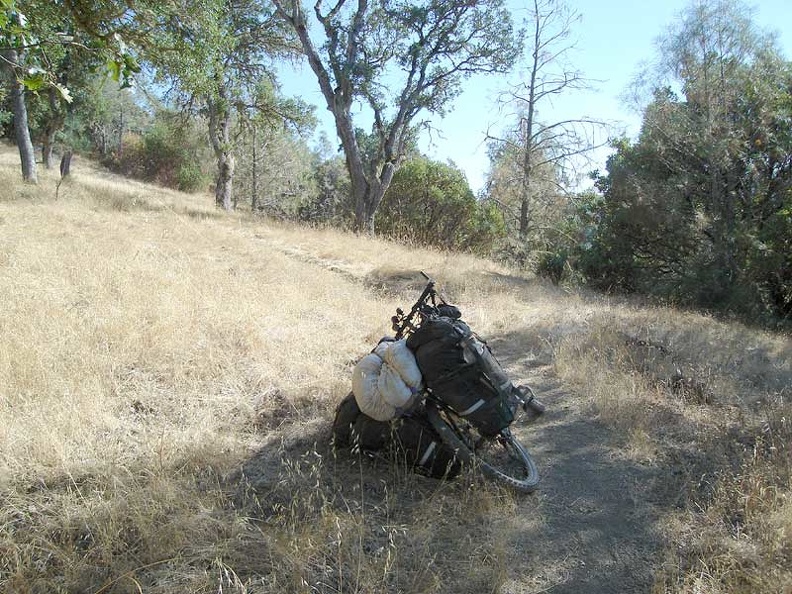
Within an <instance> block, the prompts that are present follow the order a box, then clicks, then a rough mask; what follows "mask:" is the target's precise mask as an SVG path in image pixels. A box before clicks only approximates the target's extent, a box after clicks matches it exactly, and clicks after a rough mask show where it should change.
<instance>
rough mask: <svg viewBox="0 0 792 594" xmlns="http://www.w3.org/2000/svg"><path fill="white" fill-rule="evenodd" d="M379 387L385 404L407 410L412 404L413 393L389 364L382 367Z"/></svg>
mask: <svg viewBox="0 0 792 594" xmlns="http://www.w3.org/2000/svg"><path fill="white" fill-rule="evenodd" d="M388 352H390V349H388ZM377 387H378V388H379V393H380V394H381V395H382V398H383V399H384V400H385V402H387V403H388V404H390V405H392V406H395V407H396V408H401V409H405V408H409V405H410V404H412V402H411V399H412V395H413V391H412V390H410V387H409V386H408V385H407V384H405V383H404V380H403V379H402V378H401V376H400V375H399V372H398V371H396V369H395V368H394V367H392V366H391V365H388V363H387V362H386V363H383V365H382V369H381V370H380V376H379V381H378V382H377Z"/></svg>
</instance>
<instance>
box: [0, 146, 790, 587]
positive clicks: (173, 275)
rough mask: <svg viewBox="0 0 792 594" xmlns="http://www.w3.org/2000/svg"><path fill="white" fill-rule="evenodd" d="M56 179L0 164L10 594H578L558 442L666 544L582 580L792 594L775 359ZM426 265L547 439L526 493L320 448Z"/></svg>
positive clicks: (0, 491) (702, 329)
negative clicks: (358, 366) (617, 489)
mask: <svg viewBox="0 0 792 594" xmlns="http://www.w3.org/2000/svg"><path fill="white" fill-rule="evenodd" d="M72 169H73V171H74V175H73V178H72V179H70V180H68V181H66V182H65V183H64V184H63V185H62V186H61V188H60V192H59V198H57V199H56V198H55V184H56V182H57V179H56V177H54V175H48V174H47V173H46V172H45V173H44V175H43V176H42V178H43V179H42V182H41V183H40V184H39V185H38V186H28V185H23V184H22V183H21V182H19V181H18V178H19V177H20V176H19V174H18V164H17V156H16V154H15V153H14V151H13V150H11V149H10V148H8V147H3V148H2V149H0V304H1V305H2V307H0V337H1V338H0V501H2V508H0V555H1V556H0V592H8V593H11V592H13V593H18V594H23V593H28V592H31V593H32V592H93V593H100V592H101V593H109V592H114V593H122V592H147V593H148V592H153V593H154V592H156V593H160V592H220V591H222V592H295V593H296V592H300V593H302V592H305V593H308V592H323V593H324V592H327V593H329V592H454V593H464V592H470V593H475V592H503V593H506V592H541V591H547V590H550V588H553V590H552V591H554V592H562V591H570V592H572V591H575V586H574V584H575V582H576V580H578V582H580V583H583V584H585V583H586V576H587V575H590V574H588V573H586V572H590V571H594V570H593V569H592V568H591V567H590V565H591V563H589V566H586V564H585V563H583V565H581V561H580V560H581V559H583V557H582V556H581V555H583V554H584V553H582V552H581V550H580V549H582V548H585V547H586V546H588V545H587V544H586V542H587V541H586V537H585V536H584V535H582V534H581V533H580V531H579V530H577V529H576V528H575V526H570V527H569V530H568V531H559V530H555V529H554V527H556V526H559V525H560V524H558V518H559V517H561V516H563V515H565V514H568V513H571V512H570V506H568V505H566V504H564V505H561V504H560V503H559V502H561V501H566V499H563V498H562V495H564V496H569V497H570V501H571V502H576V501H579V500H580V499H581V497H585V496H589V495H590V494H588V495H587V493H586V488H587V487H586V484H585V481H578V482H575V480H574V479H580V477H581V476H582V474H581V473H584V472H586V469H585V468H584V466H573V465H572V463H571V462H569V461H568V458H569V456H566V454H568V451H565V449H566V448H563V447H555V446H554V447H551V446H550V445H549V444H551V443H554V444H555V443H558V442H553V441H552V440H553V437H552V436H553V435H554V434H555V435H560V434H562V433H563V434H564V435H568V436H569V437H570V440H571V442H574V438H575V435H576V433H575V431H581V432H584V433H585V435H590V436H594V438H595V439H596V440H597V442H598V444H599V445H601V447H602V448H605V450H604V451H606V452H607V453H608V455H607V456H604V457H603V462H602V464H603V465H607V467H608V468H613V471H614V472H618V471H619V469H620V468H624V469H627V468H630V469H634V470H635V472H639V471H640V472H641V473H642V474H641V476H643V477H644V478H645V480H642V481H641V484H640V485H635V487H636V488H635V489H634V490H632V491H630V493H629V494H626V493H625V498H627V499H629V506H630V510H632V511H631V512H630V513H634V514H636V517H640V518H645V519H646V523H647V524H649V523H650V524H651V526H650V527H649V528H648V529H647V531H646V540H647V542H649V541H651V542H656V547H655V549H653V550H656V555H653V556H651V558H645V559H640V560H635V559H631V558H630V557H629V556H628V555H625V557H624V559H619V558H618V555H616V556H615V557H613V558H612V559H611V558H610V557H609V558H608V559H605V556H606V555H605V553H607V554H610V553H609V552H610V551H617V550H620V549H619V547H626V548H629V546H630V543H629V542H627V541H624V542H622V541H621V540H620V539H619V538H617V537H616V533H613V534H610V535H609V534H608V533H607V530H608V528H607V526H603V527H602V528H601V531H605V532H604V534H602V535H600V538H599V540H600V541H601V542H603V543H604V542H606V541H607V542H609V543H610V544H607V545H606V544H599V545H596V546H599V547H601V550H602V551H603V552H604V554H603V557H602V559H600V561H599V565H598V569H597V571H598V572H599V573H598V574H597V575H598V576H600V574H601V575H602V576H606V575H607V574H608V573H612V569H613V567H616V566H619V565H620V564H621V565H624V566H625V571H627V570H629V567H628V565H629V564H631V563H640V564H643V565H644V566H645V567H644V571H643V572H642V574H646V575H648V576H649V578H648V581H646V580H645V581H644V582H642V583H641V584H640V585H639V586H635V589H634V591H650V590H652V588H654V591H656V592H665V591H668V592H672V591H673V592H706V593H715V592H779V591H784V588H792V570H790V567H792V498H790V495H789V494H790V487H791V486H792V485H790V476H792V458H790V456H791V453H790V450H789V444H790V441H791V440H792V429H791V428H790V419H792V414H790V413H792V407H790V406H789V404H788V402H789V399H790V397H792V388H791V387H790V386H792V345H790V340H789V337H788V336H781V335H773V334H769V333H765V332H760V331H757V330H753V329H750V328H746V327H744V326H741V325H738V324H729V323H725V322H722V321H718V320H715V319H712V318H709V317H706V316H702V315H699V314H696V313H691V312H681V311H676V310H673V309H665V308H656V307H645V306H642V305H641V304H639V303H631V302H626V301H623V300H618V301H617V300H614V299H607V298H604V297H600V296H597V295H588V294H584V293H577V292H573V291H566V290H563V289H559V288H556V287H552V286H549V285H546V284H544V283H542V282H540V281H538V280H536V279H534V278H531V277H525V276H523V275H521V274H519V273H517V272H515V271H512V270H508V269H506V268H503V267H501V266H497V265H495V264H493V263H491V262H488V261H485V260H481V259H475V258H472V257H468V256H463V255H458V254H449V253H442V252H436V251H426V250H418V249H410V248H407V247H403V246H399V245H396V244H393V243H388V242H384V241H379V240H374V239H366V238H361V237H356V236H354V235H348V234H342V233H339V232H336V231H332V230H311V229H305V228H300V227H295V226H291V225H286V224H279V223H273V222H271V221H264V220H261V219H258V218H252V217H250V216H248V215H245V214H232V215H226V214H224V213H223V214H221V213H219V212H217V211H216V210H215V209H214V208H213V206H212V204H211V199H210V198H209V197H206V196H188V195H183V194H179V193H176V192H171V191H166V190H162V189H158V188H154V187H151V186H146V185H143V184H140V183H136V182H132V181H129V180H124V179H120V178H117V177H113V176H111V175H109V174H107V173H104V172H102V171H101V170H98V169H95V168H94V167H92V165H91V164H90V163H88V162H86V161H84V160H82V159H79V158H75V161H74V162H73V165H72ZM419 270H426V271H427V272H429V273H431V274H432V275H433V276H434V277H435V278H436V279H437V280H438V281H439V283H440V285H441V286H442V289H443V291H444V293H445V294H446V296H447V297H448V298H449V300H451V301H452V302H454V303H457V304H458V305H459V306H460V307H461V309H462V310H463V312H464V313H465V316H466V319H467V320H468V321H469V322H470V323H471V325H472V326H473V327H474V328H475V329H476V330H477V331H478V332H479V333H480V334H482V335H483V336H485V337H486V338H488V339H489V340H490V344H491V345H492V346H493V349H494V350H495V353H496V355H498V356H499V357H500V358H501V359H502V361H503V362H504V364H505V366H506V367H507V369H508V370H509V372H510V373H511V374H512V375H513V376H514V379H515V380H516V381H527V382H529V383H532V384H533V385H536V386H537V387H538V388H539V389H540V391H542V394H540V397H542V398H543V399H544V400H545V401H546V403H547V404H548V406H549V408H550V412H549V414H548V421H546V422H545V425H544V428H543V429H542V430H541V431H538V432H537V430H534V429H532V428H531V427H523V426H520V427H518V428H517V431H518V434H519V435H520V437H521V438H522V439H523V440H524V441H525V442H526V443H527V444H528V445H529V447H530V448H531V449H532V450H533V451H535V452H536V453H537V458H538V460H539V463H540V467H541V470H542V472H543V474H544V476H545V477H546V478H545V485H546V486H545V487H541V488H540V490H539V492H538V493H537V494H536V495H533V496H529V497H521V496H516V495H514V494H512V493H510V492H508V491H505V490H502V489H500V488H498V487H495V486H492V485H489V484H487V483H486V482H483V481H481V480H480V479H479V478H478V477H477V476H475V475H472V474H467V475H465V476H464V477H463V478H462V479H460V480H457V481H453V482H449V483H442V482H438V481H433V480H430V479H425V478H423V477H420V476H417V475H414V474H412V473H410V472H408V471H406V470H405V469H404V468H402V467H400V466H398V465H394V464H391V463H389V462H388V461H387V460H368V459H356V458H354V457H353V456H351V455H349V454H345V453H335V452H333V450H332V449H331V448H330V447H329V444H328V442H329V423H330V420H331V419H332V414H333V409H334V407H335V405H336V403H337V402H338V401H339V400H340V399H341V398H342V397H343V396H344V395H345V394H346V393H347V392H348V390H349V386H350V372H351V368H352V365H353V364H354V362H355V361H356V359H357V358H359V357H360V356H361V355H363V354H365V353H366V352H367V351H368V350H369V349H370V348H371V347H372V346H373V344H375V343H376V341H377V340H378V338H379V337H380V336H382V335H384V334H387V333H388V332H389V322H388V321H389V318H390V316H391V315H392V314H393V312H394V310H395V308H396V307H397V306H405V305H409V304H410V303H411V302H412V300H414V298H415V296H416V295H417V291H418V290H419V289H420V287H421V285H422V283H421V282H420V276H419V275H418V274H417V273H418V271H419ZM573 417H574V419H575V423H578V424H577V425H576V424H573V423H572V422H571V421H570V419H572V418H573ZM582 435H583V433H581V436H582ZM544 436H546V438H545V437H544ZM581 439H582V437H581ZM565 456H566V457H565ZM580 460H582V461H583V462H577V463H576V464H585V463H586V456H585V452H582V454H581V458H580ZM603 468H604V466H603ZM589 471H590V470H589ZM594 471H595V472H596V469H594ZM603 472H604V471H603ZM625 472H626V471H625ZM630 476H632V475H630ZM636 476H638V475H637V474H636ZM579 482H580V483H582V484H578V483H579ZM570 485H577V486H576V487H574V488H571V487H570ZM578 488H579V489H580V493H579V494H578V493H574V492H570V490H571V491H574V489H578ZM565 491H566V493H565ZM572 495H575V497H572ZM592 505H594V506H595V508H596V509H599V510H604V509H606V507H607V505H609V504H607V503H605V502H603V501H600V500H598V499H597V497H593V503H592ZM619 505H624V502H622V503H620V504H619ZM621 509H622V508H617V510H618V511H619V512H620V511H621ZM586 513H588V512H586ZM589 515H590V514H589ZM576 530H577V531H576ZM548 535H552V538H553V539H554V540H553V542H549V543H548V546H545V547H542V548H540V549H537V547H536V546H535V543H536V542H537V541H538V539H540V538H545V539H547V538H550V536H548ZM611 541H612V542H611ZM653 546H654V545H653ZM628 560H629V562H628ZM598 579H599V578H598ZM602 579H604V578H602ZM603 583H604V582H603ZM608 588H610V589H608ZM612 588H613V584H610V586H608V587H606V586H604V585H603V586H602V588H601V589H600V590H597V589H596V588H589V589H587V591H590V592H593V591H602V592H606V591H619V589H618V588H617V589H616V590H614V589H612ZM578 591H582V590H578ZM624 591H629V588H626V587H625V588H624Z"/></svg>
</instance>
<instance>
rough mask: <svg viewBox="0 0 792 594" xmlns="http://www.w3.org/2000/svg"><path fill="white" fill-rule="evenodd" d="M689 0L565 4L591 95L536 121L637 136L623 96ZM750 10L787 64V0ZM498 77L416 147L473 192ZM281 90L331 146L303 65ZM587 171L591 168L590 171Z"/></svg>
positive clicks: (463, 99) (478, 86)
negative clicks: (311, 111) (604, 126)
mask: <svg viewBox="0 0 792 594" xmlns="http://www.w3.org/2000/svg"><path fill="white" fill-rule="evenodd" d="M510 4H511V5H512V7H513V10H514V13H515V15H516V16H517V18H523V15H526V12H525V11H526V6H527V3H526V2H525V1H523V2H520V1H519V0H510ZM688 4H689V2H688V0H655V1H646V0H567V2H566V5H567V6H568V7H569V8H571V9H572V10H574V11H575V12H576V13H578V14H579V15H580V21H578V22H577V23H576V24H575V26H574V29H573V31H572V39H573V40H576V43H575V48H574V49H573V50H572V51H570V53H569V54H568V60H569V61H570V62H571V64H572V66H573V67H574V68H576V69H578V70H580V71H581V72H582V73H583V75H584V76H585V77H586V78H588V79H591V80H592V81H594V82H592V83H591V86H592V90H591V91H587V92H583V91H580V92H574V93H571V92H570V93H569V94H567V95H565V96H564V97H562V98H560V99H559V100H558V101H555V102H554V103H553V105H552V106H545V111H544V113H541V114H540V118H542V119H543V120H544V121H548V122H549V121H558V120H560V119H565V118H569V117H572V118H579V117H583V116H589V117H592V118H595V119H598V120H607V121H609V122H612V123H613V132H612V133H613V134H617V133H620V132H625V133H627V134H628V135H631V136H632V135H634V134H635V133H636V132H637V131H638V126H639V125H640V115H639V114H638V113H636V111H635V110H634V108H633V107H631V106H629V105H627V104H626V103H625V101H624V100H623V98H622V95H623V94H624V92H625V90H626V89H627V87H628V85H629V84H630V81H631V80H632V79H633V78H634V77H635V76H636V74H637V73H638V72H639V71H640V70H641V69H642V68H645V66H646V64H647V63H648V62H649V61H651V60H652V59H653V58H654V57H655V56H656V55H657V52H656V45H655V43H656V39H657V37H658V36H660V35H662V34H663V33H664V32H665V31H666V30H667V29H668V27H669V26H670V25H671V24H672V23H673V22H674V20H675V19H676V18H677V16H678V15H679V13H680V12H681V11H682V10H683V9H684V8H685V7H686V6H688ZM747 5H748V6H752V7H753V9H754V22H755V23H756V24H757V25H758V26H759V27H761V28H762V29H764V30H768V31H774V32H776V33H778V35H779V42H780V45H781V47H782V49H783V50H784V53H785V55H786V57H787V58H789V59H792V0H759V1H757V2H748V3H747ZM506 84H507V80H506V78H503V77H497V78H496V77H487V78H484V77H480V78H476V79H471V80H469V81H467V83H466V84H465V88H464V90H463V92H462V94H461V95H460V96H459V97H458V98H457V99H456V100H455V101H454V103H453V104H452V105H451V107H450V109H449V110H448V114H447V115H446V117H444V118H442V119H441V118H438V117H435V118H433V119H432V124H433V127H434V128H435V130H434V132H433V133H432V134H431V136H429V135H425V136H424V138H423V139H422V141H421V149H422V151H423V152H424V153H425V154H427V155H428V156H430V157H432V158H433V159H436V160H438V161H447V160H451V161H453V162H454V163H455V164H456V165H457V166H458V167H459V168H460V169H462V171H464V172H465V175H466V176H467V179H468V182H469V183H470V185H471V187H472V188H473V190H474V191H478V190H479V189H480V188H481V186H482V185H483V182H484V178H485V176H486V172H487V169H488V167H489V161H488V159H487V147H486V142H485V140H484V139H485V134H486V131H487V129H488V128H490V129H492V130H493V131H497V130H499V129H502V128H503V127H504V126H505V125H506V124H508V123H509V122H508V117H507V116H504V115H501V114H499V113H498V109H497V106H496V101H495V99H496V97H497V96H498V93H499V91H502V90H504V89H505V88H506ZM283 90H284V92H285V93H286V94H287V95H299V96H301V97H302V98H303V99H304V100H305V101H307V102H308V103H311V104H314V105H316V106H317V110H316V113H317V115H318V116H319V118H320V128H321V129H322V130H324V131H325V132H326V134H327V136H328V137H329V138H330V140H331V141H332V142H333V143H335V141H336V136H335V131H334V129H333V128H332V122H331V119H330V117H329V116H330V114H329V112H328V111H327V110H326V108H325V107H324V100H323V98H322V96H321V94H320V93H319V91H318V87H317V83H316V81H315V79H314V77H313V73H312V72H311V71H310V69H309V68H308V67H307V66H304V67H303V68H301V69H299V70H298V71H296V72H294V73H293V74H288V75H286V74H284V76H283ZM606 156H607V152H606V151H600V152H599V153H597V154H596V156H595V163H594V165H593V167H597V166H599V167H602V164H603V163H604V159H605V157H606ZM593 167H592V168H593Z"/></svg>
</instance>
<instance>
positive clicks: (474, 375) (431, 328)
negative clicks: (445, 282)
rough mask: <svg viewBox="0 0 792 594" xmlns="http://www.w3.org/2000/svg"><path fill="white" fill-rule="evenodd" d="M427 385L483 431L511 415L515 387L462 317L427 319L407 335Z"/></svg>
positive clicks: (486, 432) (498, 427) (493, 429)
mask: <svg viewBox="0 0 792 594" xmlns="http://www.w3.org/2000/svg"><path fill="white" fill-rule="evenodd" d="M407 346H408V347H409V348H410V349H412V351H413V352H414V353H415V358H416V360H417V362H418V367H419V368H420V370H421V374H422V375H423V380H424V383H425V384H426V386H427V387H428V388H429V389H430V390H431V391H432V393H433V394H435V395H436V396H437V397H438V398H439V399H440V400H442V401H443V402H445V403H446V404H447V405H448V406H450V407H451V408H452V409H453V410H454V411H455V412H456V413H457V414H459V415H460V416H462V417H464V418H466V419H467V420H468V421H470V422H471V423H472V424H473V425H474V426H475V427H476V428H477V429H478V430H479V431H480V432H481V433H482V435H487V436H491V435H495V434H497V433H498V432H499V431H500V430H501V429H503V428H505V427H507V426H508V425H509V424H510V423H511V422H512V421H513V420H514V410H513V408H512V407H511V406H510V399H509V396H510V395H511V393H512V391H513V390H514V385H513V384H512V382H511V380H509V377H508V376H507V375H506V372H505V371H504V370H503V368H502V367H501V365H500V363H498V360H497V359H496V358H495V356H494V355H493V354H492V351H491V350H490V348H489V347H488V346H487V343H486V342H484V341H483V340H481V338H480V337H478V336H477V335H476V333H475V332H473V331H472V330H471V329H470V327H469V326H468V325H467V324H466V323H465V322H463V321H462V320H460V319H455V318H450V317H446V316H435V317H430V318H427V319H425V320H424V321H423V323H422V324H421V326H420V327H419V328H418V329H417V330H416V331H415V332H414V333H413V334H412V335H410V337H409V338H408V339H407Z"/></svg>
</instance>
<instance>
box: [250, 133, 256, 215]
mask: <svg viewBox="0 0 792 594" xmlns="http://www.w3.org/2000/svg"><path fill="white" fill-rule="evenodd" d="M257 144H258V139H257V138H256V126H253V189H252V194H253V195H252V196H251V198H250V210H251V211H253V212H256V210H257V209H258V151H257V148H258V147H257V146H256V145H257Z"/></svg>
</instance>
